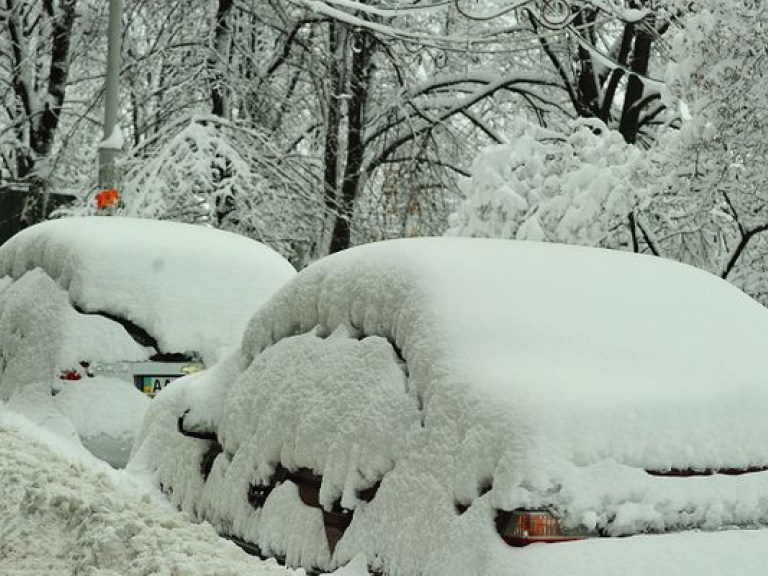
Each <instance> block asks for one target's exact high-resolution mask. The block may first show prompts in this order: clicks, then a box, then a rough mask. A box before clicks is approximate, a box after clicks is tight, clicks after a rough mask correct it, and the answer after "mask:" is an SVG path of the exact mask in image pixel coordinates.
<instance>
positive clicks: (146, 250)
mask: <svg viewBox="0 0 768 576" xmlns="http://www.w3.org/2000/svg"><path fill="white" fill-rule="evenodd" d="M35 267H40V268H42V269H43V270H44V271H45V272H46V274H47V275H48V276H50V277H51V278H53V279H54V280H56V282H58V283H59V285H61V286H62V287H63V288H64V289H65V290H66V291H67V292H68V293H69V296H70V298H71V300H72V301H73V302H74V304H76V305H77V306H78V307H79V308H81V309H82V310H84V311H86V312H106V313H109V314H113V315H117V316H120V317H122V318H125V319H127V320H130V321H131V322H133V323H135V324H137V325H138V326H140V327H141V328H143V329H144V330H146V331H147V332H149V334H151V335H152V336H153V337H155V338H156V339H157V341H158V344H159V347H160V348H161V350H162V351H164V352H198V353H201V354H203V355H204V357H205V358H204V359H205V360H207V361H209V362H210V361H212V360H213V359H214V358H215V357H216V355H217V354H218V353H219V352H220V350H221V348H222V347H227V346H229V345H231V344H232V343H233V342H235V341H237V339H238V338H239V336H240V334H241V333H242V330H243V328H244V327H245V324H246V322H247V320H248V318H249V316H250V315H251V313H252V312H253V310H254V309H255V308H256V307H258V305H259V304H261V303H262V302H263V301H264V300H266V299H267V297H269V296H270V295H271V294H272V292H274V291H275V290H276V289H277V288H278V287H279V286H280V285H281V284H282V283H284V282H285V281H286V280H288V279H289V278H291V277H292V276H293V275H294V274H295V270H294V269H293V267H292V266H291V265H290V264H289V263H288V261H286V260H285V259H284V258H282V257H281V256H280V255H279V254H277V253H276V252H275V251H273V250H272V249H270V248H268V247H266V246H264V245H262V244H260V243H258V242H254V241H253V240H250V239H247V238H244V237H242V236H238V235H236V234H232V233H229V232H224V231H221V230H215V229H213V228H206V227H203V226H193V225H188V224H180V223H175V222H159V221H155V220H140V219H131V218H118V217H91V218H66V219H60V220H53V221H49V222H44V223H42V224H38V225H36V226H33V227H31V228H27V229H26V230H23V231H22V232H20V233H19V234H17V235H16V236H14V237H13V238H11V239H10V240H9V241H8V242H6V243H5V244H3V246H2V247H0V277H3V276H11V277H13V278H20V277H21V276H23V275H24V274H25V273H26V272H27V271H29V270H31V269H33V268H35Z"/></svg>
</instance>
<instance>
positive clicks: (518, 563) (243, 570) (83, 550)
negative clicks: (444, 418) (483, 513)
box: [0, 404, 768, 576]
mask: <svg viewBox="0 0 768 576" xmlns="http://www.w3.org/2000/svg"><path fill="white" fill-rule="evenodd" d="M89 456H90V455H89V454H88V453H87V452H84V451H83V452H81V453H79V454H78V453H76V452H75V451H73V450H70V449H67V447H66V446H65V445H64V444H63V442H62V438H61V437H58V436H53V435H51V434H50V433H48V432H46V431H45V430H43V429H40V428H37V427H36V426H33V425H31V424H30V423H28V422H26V421H25V420H24V419H23V418H21V417H19V416H18V415H17V414H15V413H14V412H13V411H12V410H10V409H9V408H8V407H7V406H4V405H2V404H0V558H2V573H3V574H14V575H15V574H35V575H36V576H37V575H40V576H42V575H46V576H47V575H51V576H53V575H56V576H60V575H63V574H79V573H83V572H84V573H88V574H93V575H94V576H96V575H98V576H112V575H114V574H121V575H125V576H144V575H146V574H158V575H162V576H171V575H174V576H206V575H211V576H214V575H215V576H219V575H222V576H269V575H273V576H277V575H286V576H287V575H289V574H295V575H296V576H299V575H300V574H303V571H296V572H291V571H289V570H285V569H283V568H280V567H278V566H276V565H275V564H274V563H273V562H260V561H258V560H256V559H255V558H251V557H248V556H246V555H245V554H243V553H242V552H241V551H239V550H238V549H236V548H234V547H233V546H232V545H230V544H228V543H226V542H224V541H222V540H220V539H219V538H218V537H217V536H216V535H215V533H214V532H213V530H212V529H211V527H210V526H209V525H207V524H202V525H198V524H193V523H191V522H190V521H189V518H188V517H187V516H186V515H184V514H181V513H178V512H174V511H173V510H170V509H169V507H168V505H167V504H164V502H163V500H162V498H161V497H160V496H159V495H157V494H155V493H154V492H153V491H152V490H151V489H150V488H149V487H148V486H147V485H146V484H145V479H144V478H142V477H140V476H136V475H133V474H129V473H126V472H125V471H114V470H110V469H107V468H106V467H104V465H103V464H102V465H101V467H99V465H100V463H99V462H98V461H91V459H89ZM449 544H450V542H446V543H444V544H443V549H445V548H447V546H448V545H449ZM767 550H768V530H741V531H722V532H716V533H685V534H671V535H663V536H636V537H632V538H618V539H610V540H599V541H590V542H576V543H571V544H561V545H552V546H549V545H534V546H530V547H528V548H526V549H517V550H502V551H501V554H502V556H504V558H503V559H504V560H505V561H506V562H507V564H506V565H503V564H502V566H503V570H498V569H496V570H488V569H487V568H488V564H489V563H488V562H487V561H486V560H484V559H482V558H481V559H480V560H478V559H476V558H463V559H461V560H460V565H459V568H460V569H461V570H462V572H461V573H462V575H463V576H467V575H480V574H482V575H483V576H496V575H497V574H505V573H507V574H508V573H510V572H511V573H514V574H530V575H542V576H543V575H547V576H565V575H567V576H592V575H594V574H600V575H601V576H647V575H648V574H663V575H665V576H687V575H689V574H696V575H697V576H722V575H723V574H731V573H734V574H739V575H742V576H762V575H763V574H764V573H765V564H766V561H768V553H767V552H766V551H767ZM497 568H498V566H497ZM446 573H451V572H450V571H448V572H446ZM453 573H456V571H455V570H454V571H453ZM368 574H369V573H368V571H367V570H366V567H365V558H364V557H363V556H358V557H356V558H355V559H354V560H353V561H352V562H351V563H350V564H349V565H347V566H345V567H343V568H340V569H339V570H337V571H336V572H334V576H368Z"/></svg>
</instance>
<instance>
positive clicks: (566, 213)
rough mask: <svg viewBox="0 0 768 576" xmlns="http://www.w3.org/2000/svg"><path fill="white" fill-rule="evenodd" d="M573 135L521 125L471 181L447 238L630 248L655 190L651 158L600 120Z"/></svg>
mask: <svg viewBox="0 0 768 576" xmlns="http://www.w3.org/2000/svg"><path fill="white" fill-rule="evenodd" d="M567 128H568V131H567V132H565V133H558V132H555V131H553V130H550V129H547V128H542V127H540V126H537V125H534V124H530V123H528V122H526V121H525V120H522V119H520V120H518V121H517V122H516V123H515V124H514V125H513V126H512V129H511V132H510V133H509V140H510V143H509V144H503V145H499V146H494V147H491V148H488V149H486V150H484V151H482V152H481V154H480V155H479V156H478V158H477V159H476V160H475V162H474V165H473V168H472V176H471V178H470V179H469V180H468V181H466V182H465V184H464V191H465V193H466V196H467V198H466V200H465V202H464V203H463V204H462V205H461V206H460V208H459V211H458V213H457V214H456V217H455V220H454V223H453V226H452V227H451V229H450V230H449V234H451V235H458V236H479V237H496V238H514V239H518V240H543V241H551V242H565V243H569V244H582V245H589V246H601V247H608V248H631V246H632V219H631V218H630V214H632V213H634V211H635V210H636V209H637V208H638V207H640V206H642V205H643V204H644V203H645V202H646V201H647V199H648V198H649V196H650V195H651V192H652V189H653V177H654V173H655V170H656V167H655V165H654V163H653V162H652V161H651V159H650V157H649V155H648V154H647V153H646V152H645V151H643V150H641V149H639V148H637V147H635V146H632V145H629V144H626V143H625V142H624V140H623V139H622V137H621V135H620V134H619V133H618V132H615V131H612V130H609V129H608V128H607V127H606V126H605V125H604V124H603V123H601V122H600V121H598V120H594V119H592V120H583V119H580V120H574V121H571V122H570V123H569V124H568V125H567Z"/></svg>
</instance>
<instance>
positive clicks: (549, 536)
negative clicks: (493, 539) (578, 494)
mask: <svg viewBox="0 0 768 576" xmlns="http://www.w3.org/2000/svg"><path fill="white" fill-rule="evenodd" d="M496 529H497V530H498V532H499V535H500V536H501V537H502V538H503V539H504V541H505V542H506V543H507V544H509V545H510V546H527V545H528V544H533V543H534V542H567V541H570V540H582V539H583V538H585V535H584V534H577V533H572V532H571V533H567V532H566V531H565V530H564V529H563V523H562V522H561V521H560V519H559V518H558V517H557V516H555V515H554V514H553V513H552V512H550V511H548V510H514V511H512V512H504V511H502V512H499V514H498V516H497V517H496Z"/></svg>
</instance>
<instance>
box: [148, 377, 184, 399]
mask: <svg viewBox="0 0 768 576" xmlns="http://www.w3.org/2000/svg"><path fill="white" fill-rule="evenodd" d="M176 378H178V376H142V377H141V391H142V392H144V394H148V395H150V396H154V395H155V394H157V393H158V392H160V390H162V389H163V388H165V387H166V386H168V384H170V383H171V382H173V381H174V380H176Z"/></svg>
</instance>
